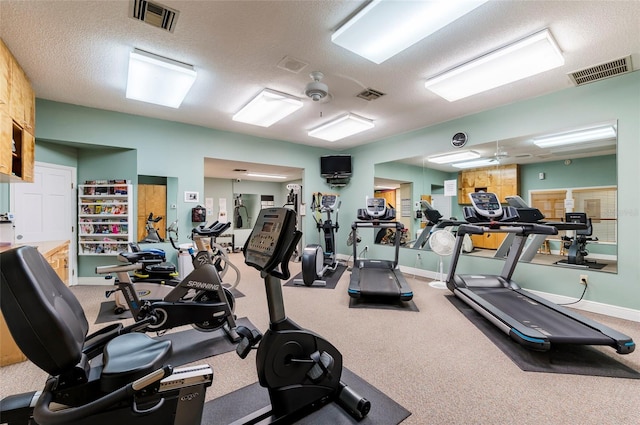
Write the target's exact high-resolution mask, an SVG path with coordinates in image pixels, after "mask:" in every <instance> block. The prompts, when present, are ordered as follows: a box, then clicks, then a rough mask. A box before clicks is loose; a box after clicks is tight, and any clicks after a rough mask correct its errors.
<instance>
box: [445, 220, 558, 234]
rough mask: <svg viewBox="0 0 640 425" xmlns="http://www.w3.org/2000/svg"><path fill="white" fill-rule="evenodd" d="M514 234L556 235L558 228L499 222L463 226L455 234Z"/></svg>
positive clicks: (534, 224)
mask: <svg viewBox="0 0 640 425" xmlns="http://www.w3.org/2000/svg"><path fill="white" fill-rule="evenodd" d="M484 233H515V234H517V235H557V234H558V228H557V227H554V226H548V225H544V224H537V223H519V222H499V221H492V222H487V223H474V224H463V225H461V226H459V227H458V230H457V234H462V235H465V234H472V235H481V234H484Z"/></svg>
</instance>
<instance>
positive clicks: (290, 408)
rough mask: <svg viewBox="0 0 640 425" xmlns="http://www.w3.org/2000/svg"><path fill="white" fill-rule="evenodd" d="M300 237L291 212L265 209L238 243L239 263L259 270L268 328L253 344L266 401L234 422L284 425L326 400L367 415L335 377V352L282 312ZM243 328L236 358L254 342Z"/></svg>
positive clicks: (338, 368)
mask: <svg viewBox="0 0 640 425" xmlns="http://www.w3.org/2000/svg"><path fill="white" fill-rule="evenodd" d="M301 236H302V233H301V232H299V231H297V230H296V215H295V212H294V211H293V210H291V209H288V208H268V209H263V210H262V211H260V214H259V217H258V218H257V220H256V224H255V226H254V228H253V230H252V232H251V234H250V236H249V239H247V242H246V244H245V246H244V255H245V263H246V264H247V265H249V266H252V267H254V268H255V269H257V270H258V271H260V276H261V277H262V278H263V279H264V283H265V286H266V291H267V303H268V307H269V330H267V331H266V332H265V334H264V336H263V337H262V340H261V341H260V343H259V346H258V352H257V356H256V365H257V371H258V380H259V382H260V385H261V386H263V387H266V388H267V389H268V390H269V399H270V402H271V404H270V406H267V407H265V408H264V409H261V410H258V411H256V412H254V413H252V414H250V415H247V416H245V417H243V418H242V419H240V420H238V421H237V422H234V424H249V423H250V424H255V423H261V424H273V423H278V424H284V423H287V424H290V423H293V422H295V421H296V420H298V419H300V418H302V417H304V416H307V415H309V414H310V413H312V412H313V411H315V410H317V409H319V408H320V407H322V406H324V405H326V404H328V403H330V402H332V401H336V402H337V403H338V404H339V405H340V406H342V407H343V408H344V409H345V410H346V411H347V412H349V414H351V415H352V416H353V417H354V418H356V419H362V418H364V417H365V416H366V415H367V414H368V413H369V410H370V407H371V403H370V402H369V401H368V400H367V399H365V398H362V397H361V396H359V395H358V394H357V393H356V392H355V391H353V389H351V388H349V387H348V386H347V385H345V384H344V383H342V381H341V380H340V378H341V375H342V355H341V354H340V352H339V351H338V350H337V349H336V348H335V347H334V346H333V345H332V344H331V343H330V342H328V341H327V340H325V339H324V338H322V337H321V336H319V335H318V334H316V333H314V332H312V331H310V330H306V329H303V328H301V327H300V326H298V325H297V324H296V323H294V322H293V321H292V320H291V319H289V318H287V316H286V314H285V311H284V300H283V297H282V287H281V279H288V278H289V276H290V273H289V268H288V264H289V261H290V259H291V255H292V254H293V251H294V250H295V247H296V244H297V243H298V241H299V240H300V237H301ZM244 331H245V330H243V332H242V333H243V334H244V335H247V336H245V337H244V338H243V339H242V340H241V342H240V343H239V344H238V346H237V349H236V352H237V353H238V355H240V357H242V358H244V357H246V355H247V354H248V353H249V351H250V350H251V348H252V347H253V346H254V345H255V344H256V343H257V341H256V338H252V335H250V334H247V333H246V332H244ZM239 332H240V331H239Z"/></svg>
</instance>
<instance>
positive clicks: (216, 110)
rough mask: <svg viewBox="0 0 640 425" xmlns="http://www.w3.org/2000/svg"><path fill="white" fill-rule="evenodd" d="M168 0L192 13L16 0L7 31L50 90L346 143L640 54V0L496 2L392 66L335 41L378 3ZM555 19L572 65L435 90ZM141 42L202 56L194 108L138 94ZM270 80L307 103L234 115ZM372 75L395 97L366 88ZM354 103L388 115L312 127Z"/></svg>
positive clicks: (5, 21)
mask: <svg viewBox="0 0 640 425" xmlns="http://www.w3.org/2000/svg"><path fill="white" fill-rule="evenodd" d="M160 3H162V4H164V5H166V6H169V7H171V8H174V9H177V10H178V11H179V12H180V15H179V17H178V20H177V24H176V27H175V30H174V32H173V33H170V32H166V31H163V30H160V29H158V28H155V27H152V26H150V25H148V24H145V23H143V22H139V21H136V20H134V19H132V18H130V17H129V8H130V7H131V2H130V1H124V0H122V1H80V0H76V1H42V0H39V1H13V0H2V1H0V36H1V37H2V38H3V40H4V41H5V43H6V44H7V46H8V47H9V48H10V50H11V51H12V52H13V54H14V55H15V56H16V58H17V59H18V61H19V62H20V64H21V65H22V66H23V68H24V69H25V71H26V73H27V75H28V77H29V78H30V80H31V82H32V84H33V87H34V89H35V92H36V96H37V97H39V98H43V99H50V100H55V101H59V102H66V103H71V104H78V105H84V106H89V107H94V108H101V109H106V110H113V111H119V112H124V113H129V114H136V115H143V116H149V117H155V118H160V119H166V120H171V121H178V122H183V123H189V124H195V125H200V126H204V127H210V128H216V129H220V130H226V131H233V132H237V133H244V134H249V135H254V136H259V137H265V138H270V139H279V140H286V141H290V142H294V143H300V144H305V145H313V146H322V147H325V148H329V149H335V150H344V149H348V148H351V147H354V146H358V145H362V144H365V143H369V142H372V141H376V140H380V139H382V138H385V137H389V136H392V135H395V134H400V133H405V132H408V131H411V130H415V129H419V128H423V127H427V126H430V125H433V124H436V123H440V122H444V121H447V120H451V119H454V118H457V117H461V116H464V115H468V114H471V113H475V112H479V111H483V110H487V109H491V108H494V107H497V106H500V105H505V104H509V103H512V102H516V101H519V100H522V99H526V98H531V97H535V96H540V95H543V94H546V93H550V92H554V91H558V90H562V89H565V88H567V87H570V86H572V83H571V81H570V79H569V78H568V76H567V73H570V72H573V71H575V70H578V69H582V68H585V67H589V66H592V65H596V64H599V63H602V62H607V61H610V60H613V59H617V58H620V57H623V56H627V55H631V56H632V62H633V63H635V64H640V2H638V1H555V0H554V1H490V2H488V3H486V4H484V5H483V6H481V7H479V8H478V9H476V10H475V11H474V12H472V13H471V14H469V15H467V16H465V17H463V18H461V19H459V20H458V21H456V22H455V23H453V24H452V25H450V26H448V27H446V28H444V29H442V30H440V31H438V32H436V33H435V34H433V35H432V36H431V37H429V38H427V39H425V40H422V41H421V42H419V43H417V44H415V45H414V46H412V47H410V48H409V49H407V50H405V51H404V52H402V53H400V54H398V55H396V56H395V57H392V58H391V59H389V60H387V61H386V62H384V63H382V64H380V65H375V64H373V63H372V62H369V61H367V60H366V59H363V58H361V57H359V56H356V55H354V54H352V53H351V52H349V51H347V50H345V49H343V48H341V47H339V46H337V45H334V44H333V43H331V33H332V32H333V31H334V30H335V29H336V28H337V27H338V26H339V25H340V23H341V22H343V21H344V20H345V19H346V18H348V17H349V16H350V15H351V14H353V13H354V12H355V11H356V10H358V9H359V8H360V7H361V6H362V5H363V4H364V3H366V2H361V1H327V0H323V1H311V0H307V1H176V0H162V1H160ZM543 28H549V29H550V30H551V32H552V33H553V35H554V37H555V39H556V40H557V42H558V44H559V46H560V48H561V50H562V51H563V53H564V57H565V60H566V63H565V65H564V66H563V67H561V68H558V69H555V70H552V71H548V72H545V73H543V74H541V75H538V76H534V77H531V78H528V79H526V80H523V81H519V82H515V83H512V84H510V85H507V86H504V87H501V88H497V89H494V90H491V91H489V92H485V93H481V94H478V95H476V96H473V97H470V98H467V99H463V100H459V101H457V102H453V103H449V102H447V101H445V100H443V99H441V98H439V97H437V96H435V95H434V94H432V93H431V92H429V91H427V90H425V88H424V81H425V80H426V79H427V78H428V77H430V76H433V75H436V74H438V73H441V72H442V71H445V70H447V69H449V68H451V67H454V66H456V65H459V64H461V63H463V62H465V61H468V60H470V59H472V58H474V57H476V56H478V55H481V54H483V53H486V52H488V51H491V50H494V49H496V48H498V47H500V46H502V45H504V44H507V43H509V42H511V41H514V40H517V39H519V38H522V37H524V36H527V35H529V34H531V33H534V32H536V31H538V30H541V29H543ZM133 48H139V49H143V50H146V51H149V52H153V53H156V54H160V55H163V56H167V57H171V58H174V59H176V60H180V61H182V62H186V63H190V64H193V65H194V66H195V68H196V69H197V71H198V78H197V80H196V83H195V85H194V86H193V88H192V89H191V91H190V93H189V94H188V96H187V98H186V100H185V102H184V103H183V105H182V107H181V108H180V109H177V110H176V109H171V108H164V107H160V106H154V105H151V104H146V103H142V102H137V101H131V100H127V99H125V97H124V92H125V86H126V73H127V63H128V62H127V61H128V53H129V52H130V51H131V50H132V49H133ZM286 56H290V57H293V58H296V59H298V60H301V61H303V62H306V63H308V66H307V67H305V68H304V69H303V70H302V71H300V72H299V73H297V74H296V73H292V72H290V71H287V70H284V69H282V68H279V67H278V66H277V65H278V63H279V62H280V61H281V60H282V59H283V58H284V57H286ZM636 68H637V65H636ZM316 70H319V71H322V72H323V73H324V74H325V78H324V80H323V82H324V83H326V84H328V86H329V90H330V96H329V98H328V100H327V101H321V102H313V101H311V100H310V99H308V98H306V97H305V96H304V87H305V85H306V84H307V83H308V82H310V81H311V79H310V78H309V73H310V72H311V71H316ZM265 87H268V88H271V89H274V90H278V91H282V92H286V93H289V94H292V95H296V96H299V97H301V98H303V99H304V103H305V104H304V107H303V108H302V110H300V111H298V112H297V113H295V114H294V115H292V116H290V117H288V118H286V119H284V120H283V121H281V122H279V123H277V124H275V125H273V126H272V127H270V128H262V127H256V126H251V125H248V124H243V123H238V122H234V121H232V120H231V116H232V115H233V114H234V113H235V112H237V111H238V110H239V109H240V108H241V107H242V106H243V105H244V104H245V103H246V102H248V101H249V100H250V99H251V98H252V97H253V96H254V95H255V94H257V93H258V92H259V91H260V90H261V89H263V88H265ZM369 87H370V88H373V89H376V90H379V91H382V92H384V93H386V95H385V96H383V97H381V98H380V99H377V100H374V101H371V102H368V101H365V100H362V99H359V98H357V97H356V94H357V93H358V92H360V91H361V90H363V89H364V88H369ZM344 112H353V113H356V114H358V115H361V116H363V117H366V118H369V119H372V120H374V121H375V125H376V127H375V129H374V130H370V131H367V132H364V133H361V134H360V135H355V136H352V137H349V138H346V139H344V140H341V141H337V142H334V143H329V142H326V141H322V140H320V139H315V138H312V137H309V136H307V131H308V130H309V129H312V128H314V127H316V126H318V125H320V124H321V123H324V122H326V121H327V120H329V119H331V118H333V117H336V116H338V115H341V114H343V113H344Z"/></svg>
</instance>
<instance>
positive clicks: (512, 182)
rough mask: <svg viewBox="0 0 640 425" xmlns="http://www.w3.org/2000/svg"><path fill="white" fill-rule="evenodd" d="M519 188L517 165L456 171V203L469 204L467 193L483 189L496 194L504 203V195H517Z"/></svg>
mask: <svg viewBox="0 0 640 425" xmlns="http://www.w3.org/2000/svg"><path fill="white" fill-rule="evenodd" d="M519 190H520V185H519V177H518V165H517V164H511V165H499V166H496V167H485V168H474V169H469V170H464V171H461V172H460V173H458V204H461V205H467V204H470V203H471V201H470V200H469V193H473V192H478V191H484V192H492V193H495V194H496V195H497V196H498V199H500V202H503V203H506V200H505V197H506V196H511V195H517V194H518V191H519Z"/></svg>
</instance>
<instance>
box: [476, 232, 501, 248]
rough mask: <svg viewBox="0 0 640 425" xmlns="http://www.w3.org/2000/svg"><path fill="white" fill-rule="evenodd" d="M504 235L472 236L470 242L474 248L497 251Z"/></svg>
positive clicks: (486, 234)
mask: <svg viewBox="0 0 640 425" xmlns="http://www.w3.org/2000/svg"><path fill="white" fill-rule="evenodd" d="M506 236H507V234H506V233H485V234H484V235H472V236H471V241H472V242H473V246H474V247H475V248H485V249H498V248H499V247H500V244H502V241H503V240H504V238H505V237H506Z"/></svg>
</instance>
